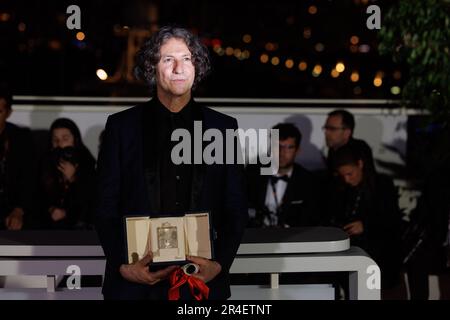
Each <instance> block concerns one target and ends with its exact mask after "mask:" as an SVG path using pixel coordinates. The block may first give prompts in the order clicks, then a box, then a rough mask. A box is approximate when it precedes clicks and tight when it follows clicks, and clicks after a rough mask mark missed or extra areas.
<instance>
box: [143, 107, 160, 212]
mask: <svg viewBox="0 0 450 320" xmlns="http://www.w3.org/2000/svg"><path fill="white" fill-rule="evenodd" d="M144 108H145V110H144ZM141 114H142V118H141V119H142V120H141V121H140V122H139V123H141V128H142V130H141V136H142V137H143V145H142V149H143V169H144V179H145V186H146V193H147V195H148V200H149V209H150V212H151V213H158V212H160V211H161V197H160V195H161V189H160V177H159V174H158V173H159V168H160V161H159V156H158V152H159V150H160V146H159V144H158V141H159V139H158V132H157V125H156V112H155V108H154V106H153V105H152V103H151V101H150V102H149V103H148V104H145V105H144V106H143V112H142V113H141ZM144 121H145V125H143V122H144Z"/></svg>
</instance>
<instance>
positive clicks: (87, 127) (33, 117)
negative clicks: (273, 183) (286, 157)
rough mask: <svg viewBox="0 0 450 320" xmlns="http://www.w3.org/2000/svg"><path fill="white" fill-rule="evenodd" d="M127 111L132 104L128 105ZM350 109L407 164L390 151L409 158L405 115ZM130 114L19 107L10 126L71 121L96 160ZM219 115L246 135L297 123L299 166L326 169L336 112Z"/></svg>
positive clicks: (365, 133) (360, 134) (360, 131)
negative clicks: (326, 128)
mask: <svg viewBox="0 0 450 320" xmlns="http://www.w3.org/2000/svg"><path fill="white" fill-rule="evenodd" d="M86 99H89V98H86ZM136 101H138V100H136ZM262 101H263V100H262ZM264 102H265V101H264ZM124 105H126V104H125V103H124ZM209 105H211V106H214V105H217V103H215V102H214V101H213V102H211V103H209ZM274 105H276V104H274ZM343 107H346V106H345V105H344V106H343ZM347 107H349V105H347ZM350 107H351V108H347V109H348V110H349V111H351V112H352V113H354V114H355V117H356V130H355V137H357V138H361V139H364V140H366V141H367V142H368V144H369V145H370V146H371V147H372V149H373V152H374V157H375V159H377V160H382V161H386V162H390V163H395V164H402V163H403V161H402V159H401V157H400V156H399V154H397V153H396V152H394V151H392V149H391V148H389V146H391V147H394V148H395V149H397V150H399V152H400V154H401V155H404V154H405V152H406V139H407V132H406V121H407V115H406V113H405V112H403V111H402V110H394V111H387V109H384V108H370V109H367V108H355V107H352V106H351V105H350ZM126 108H127V107H120V106H112V105H100V104H98V103H96V101H95V100H94V101H91V105H89V106H86V105H79V106H76V105H64V104H63V103H61V104H56V105H48V104H47V105H46V104H42V103H34V104H21V105H17V106H13V109H14V112H13V114H12V116H11V118H10V119H9V120H10V121H11V122H13V123H16V124H20V125H24V126H29V127H31V128H32V129H48V128H49V127H50V124H51V123H52V122H53V121H54V120H55V119H57V118H58V117H67V118H70V119H72V120H74V121H75V122H76V123H77V125H78V126H79V128H80V130H81V133H82V136H83V141H84V143H85V144H86V146H87V147H88V148H89V149H90V150H91V152H92V153H93V155H94V156H97V152H98V137H99V134H100V132H101V131H102V130H103V128H104V125H105V122H106V119H107V116H108V115H110V114H112V113H115V112H118V111H120V110H123V109H126ZM216 109H217V110H218V111H221V112H224V113H226V114H229V115H231V116H233V117H236V118H237V119H238V123H239V126H240V127H241V128H243V129H248V128H266V129H268V128H270V127H272V126H273V125H275V124H276V123H278V122H293V123H295V124H296V125H297V126H298V127H299V128H300V130H301V131H302V134H303V141H302V145H301V147H302V152H301V154H300V156H299V158H298V161H299V162H300V163H301V164H303V165H304V166H305V167H307V168H309V169H319V168H322V167H323V166H324V164H323V160H322V154H323V153H325V152H326V150H325V144H324V135H323V132H322V129H321V128H322V126H323V124H324V122H325V119H326V114H327V113H328V112H329V111H331V110H333V109H334V108H323V107H321V108H311V105H301V104H300V103H299V104H298V106H297V107H295V106H294V107H277V106H274V107H267V106H261V107H258V103H254V104H253V105H252V106H251V107H230V106H227V107H216ZM378 169H379V170H380V171H381V172H386V173H389V171H387V170H386V169H384V168H383V167H378Z"/></svg>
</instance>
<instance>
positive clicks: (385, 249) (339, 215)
mask: <svg viewBox="0 0 450 320" xmlns="http://www.w3.org/2000/svg"><path fill="white" fill-rule="evenodd" d="M366 178H367V177H365V179H364V180H363V182H362V183H361V184H360V185H359V186H357V187H351V186H349V185H344V183H338V182H337V181H334V182H333V183H332V185H331V187H330V190H329V193H328V196H329V200H328V201H327V207H328V209H327V214H328V216H329V218H328V220H329V223H330V224H331V225H333V226H336V227H341V228H342V227H343V226H344V225H346V224H348V223H350V222H354V221H357V220H360V221H362V223H363V226H364V231H363V233H362V234H361V235H357V236H352V237H351V238H350V240H351V245H355V246H358V247H361V248H362V249H364V250H365V251H366V252H367V253H368V254H369V255H370V256H371V257H372V258H373V259H374V260H375V262H376V263H377V264H378V265H379V267H380V269H381V279H382V280H381V281H382V288H389V287H392V286H393V285H395V284H397V283H398V281H399V272H400V267H401V256H400V255H401V252H400V227H401V226H400V224H401V215H400V210H399V207H398V192H397V189H396V188H395V187H394V184H393V182H392V179H391V178H389V177H387V176H384V175H381V174H374V175H373V176H372V178H371V179H370V180H369V179H366Z"/></svg>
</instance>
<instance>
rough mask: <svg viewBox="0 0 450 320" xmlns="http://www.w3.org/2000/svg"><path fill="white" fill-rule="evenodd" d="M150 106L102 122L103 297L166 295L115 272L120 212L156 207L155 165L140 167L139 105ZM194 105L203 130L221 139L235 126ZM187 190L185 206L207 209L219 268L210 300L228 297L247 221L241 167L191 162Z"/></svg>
mask: <svg viewBox="0 0 450 320" xmlns="http://www.w3.org/2000/svg"><path fill="white" fill-rule="evenodd" d="M151 107H152V103H151V101H150V102H147V103H144V104H141V105H138V106H136V107H133V108H130V109H127V110H125V111H122V112H119V113H117V114H114V115H112V116H110V117H109V118H108V121H107V123H106V128H105V133H104V139H103V143H102V147H101V150H100V154H99V160H98V179H99V180H98V181H99V185H98V193H99V194H98V204H97V209H96V228H97V231H98V234H99V237H100V241H101V243H102V246H103V249H104V251H105V255H106V257H107V265H106V271H105V281H104V285H103V293H104V295H105V298H115V299H130V298H131V299H143V298H156V299H158V298H159V299H166V298H167V281H161V282H159V283H158V284H157V285H154V286H148V285H140V284H136V283H131V282H129V281H126V280H125V279H123V278H122V277H121V275H120V272H119V268H120V265H121V264H124V263H127V257H126V252H125V238H124V226H123V217H124V215H132V214H139V215H142V214H152V213H153V212H155V211H158V205H159V204H158V195H159V194H160V193H159V192H160V190H159V181H158V178H157V177H159V174H157V172H156V170H157V168H156V167H153V168H150V170H145V167H146V166H145V165H144V147H143V146H144V141H143V123H142V119H143V111H144V108H151ZM194 108H195V110H196V112H197V113H198V114H200V117H201V118H202V120H203V123H202V125H203V130H206V129H209V128H216V129H219V130H220V131H221V132H222V133H223V134H224V137H225V130H226V129H235V128H237V121H236V120H235V119H234V118H231V117H229V116H226V115H224V114H222V113H219V112H216V111H214V110H212V109H210V108H207V107H203V106H200V105H198V104H195V105H194ZM155 152H156V151H155ZM146 171H147V172H146ZM191 189H192V192H191V199H192V201H191V208H190V209H191V210H208V211H210V212H211V218H212V224H213V228H214V230H215V233H216V239H215V241H214V244H213V246H214V248H213V249H214V253H215V260H216V261H217V262H219V263H220V265H221V266H222V271H221V273H220V274H219V275H218V276H217V277H216V278H215V279H213V280H212V281H210V282H209V283H208V287H209V288H210V298H211V299H224V298H228V297H229V296H230V290H229V280H228V271H229V268H230V266H231V264H232V262H233V259H234V257H235V254H236V251H237V249H238V247H239V244H240V240H241V237H242V234H243V230H244V228H245V225H246V223H247V207H246V204H247V203H246V194H245V182H244V174H243V166H242V165H238V164H231V165H225V164H215V165H205V164H203V165H194V169H193V178H192V188H191Z"/></svg>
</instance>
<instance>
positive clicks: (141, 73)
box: [134, 26, 211, 92]
mask: <svg viewBox="0 0 450 320" xmlns="http://www.w3.org/2000/svg"><path fill="white" fill-rule="evenodd" d="M172 38H177V39H181V40H183V41H184V42H185V43H186V46H187V47H188V48H189V51H190V52H191V54H192V62H193V64H194V67H195V79H194V84H193V86H192V88H193V89H195V88H196V86H197V84H198V83H199V82H200V81H202V80H203V79H204V78H205V77H206V76H207V75H208V73H209V72H210V70H211V63H210V59H209V53H208V49H207V48H206V47H205V46H204V45H203V44H202V43H201V42H200V40H199V38H198V37H197V36H195V35H193V34H192V33H191V32H189V31H188V30H186V29H184V28H180V27H173V26H166V27H162V28H161V29H160V30H159V31H158V32H156V33H155V34H153V35H152V37H151V38H150V39H149V40H148V41H147V42H145V43H144V45H143V46H142V47H141V48H140V50H139V51H138V53H137V54H136V65H135V67H134V74H135V76H136V78H137V79H139V80H143V81H145V82H146V83H147V85H148V86H149V87H150V90H151V91H152V92H153V91H154V90H155V88H156V73H155V70H156V65H157V64H158V62H159V60H160V59H161V56H160V49H161V46H162V45H163V44H164V43H165V42H166V41H167V40H169V39H172Z"/></svg>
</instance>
